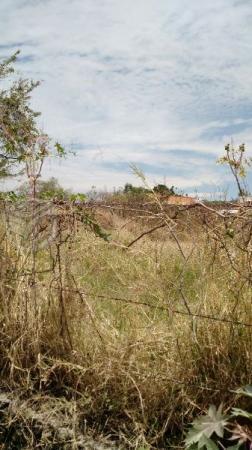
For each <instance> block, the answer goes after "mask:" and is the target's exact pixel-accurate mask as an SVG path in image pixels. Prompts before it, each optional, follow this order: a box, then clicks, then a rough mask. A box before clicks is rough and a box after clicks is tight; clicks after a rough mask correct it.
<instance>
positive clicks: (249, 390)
mask: <svg viewBox="0 0 252 450" xmlns="http://www.w3.org/2000/svg"><path fill="white" fill-rule="evenodd" d="M233 392H235V393H236V394H239V395H245V396H246V397H251V398H252V385H251V384H247V386H244V387H242V388H239V389H236V390H235V391H233Z"/></svg>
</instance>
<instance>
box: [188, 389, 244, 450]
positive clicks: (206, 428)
mask: <svg viewBox="0 0 252 450" xmlns="http://www.w3.org/2000/svg"><path fill="white" fill-rule="evenodd" d="M236 392H237V393H239V394H240V395H245V396H248V397H252V386H250V385H249V386H246V387H245V388H243V389H239V390H237V391H236ZM239 419H240V423H239ZM241 419H246V420H247V423H246V422H245V423H244V422H242V420H241ZM232 441H235V444H234V445H230V444H231V442H232ZM185 444H186V448H187V449H188V450H195V449H205V450H218V449H219V448H221V449H222V448H225V449H227V450H238V449H242V448H243V449H245V448H248V447H247V445H249V448H252V413H251V412H249V411H247V410H244V409H241V408H232V409H231V413H230V415H229V416H227V415H224V414H223V413H222V405H220V407H219V408H218V410H216V407H215V406H213V405H212V406H210V408H209V411H208V414H206V415H203V416H200V417H199V418H197V419H195V420H194V421H193V422H192V426H191V429H190V430H189V431H188V433H187V436H186V439H185ZM227 446H228V447H227Z"/></svg>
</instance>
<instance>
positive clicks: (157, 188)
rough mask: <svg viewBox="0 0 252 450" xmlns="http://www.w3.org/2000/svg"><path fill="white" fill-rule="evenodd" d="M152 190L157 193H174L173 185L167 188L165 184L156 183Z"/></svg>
mask: <svg viewBox="0 0 252 450" xmlns="http://www.w3.org/2000/svg"><path fill="white" fill-rule="evenodd" d="M153 191H154V192H156V193H158V194H166V195H176V190H175V188H174V186H171V187H170V188H168V187H167V186H166V185H165V184H157V185H156V186H154V188H153Z"/></svg>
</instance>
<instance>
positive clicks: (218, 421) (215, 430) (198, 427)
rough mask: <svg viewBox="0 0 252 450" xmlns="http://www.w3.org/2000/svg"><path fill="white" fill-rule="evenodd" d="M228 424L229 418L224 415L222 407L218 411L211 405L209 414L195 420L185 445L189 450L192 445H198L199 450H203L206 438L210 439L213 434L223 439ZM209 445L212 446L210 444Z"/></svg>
mask: <svg viewBox="0 0 252 450" xmlns="http://www.w3.org/2000/svg"><path fill="white" fill-rule="evenodd" d="M227 424H228V416H226V415H224V414H223V413H222V405H220V406H219V408H218V410H217V409H216V407H215V406H214V405H211V406H210V408H209V410H208V414H206V415H204V416H201V417H199V418H197V419H195V420H194V421H193V423H192V428H191V429H190V430H189V432H188V433H187V436H186V439H185V443H186V446H187V448H190V446H191V445H192V444H195V443H198V448H202V447H203V446H204V445H206V444H204V442H206V441H205V438H208V439H209V438H210V437H211V436H212V435H213V434H216V435H217V436H219V437H223V435H224V428H225V426H226V425H227ZM208 445H210V444H209V443H208Z"/></svg>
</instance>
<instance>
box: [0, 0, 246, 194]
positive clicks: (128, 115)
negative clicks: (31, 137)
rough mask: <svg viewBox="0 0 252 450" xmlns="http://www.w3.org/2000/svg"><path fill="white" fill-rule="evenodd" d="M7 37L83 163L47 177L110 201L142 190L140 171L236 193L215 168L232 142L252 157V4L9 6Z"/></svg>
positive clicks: (0, 13)
mask: <svg viewBox="0 0 252 450" xmlns="http://www.w3.org/2000/svg"><path fill="white" fill-rule="evenodd" d="M0 36H1V40H0V57H5V56H8V55H10V54H11V53H12V52H13V51H15V50H17V49H20V50H21V55H20V57H19V62H18V64H17V67H18V70H19V71H20V73H22V74H23V75H24V76H26V77H32V78H34V79H36V80H41V81H42V84H41V86H40V87H39V88H38V89H37V91H36V93H34V98H33V105H34V107H35V108H36V109H38V110H40V111H41V112H42V117H41V119H40V124H41V127H42V128H43V129H44V130H45V131H46V132H48V133H49V134H50V136H51V137H52V138H53V139H57V140H59V141H60V142H61V143H62V144H64V145H65V146H66V148H67V149H72V150H74V151H75V152H76V156H75V157H70V158H68V160H67V161H64V162H61V163H58V162H55V161H52V162H50V163H48V164H47V166H46V170H45V173H44V176H45V177H49V176H51V175H55V176H57V177H58V179H59V180H60V182H61V183H62V184H63V185H64V186H66V187H71V188H72V189H73V190H74V191H81V190H87V189H89V188H90V187H91V186H92V185H94V186H96V187H97V188H105V187H106V188H107V189H111V188H113V187H118V186H122V185H124V183H125V182H127V181H130V182H135V183H136V184H139V182H138V180H136V179H135V176H134V175H133V174H132V173H131V170H130V168H129V165H130V163H134V164H136V165H137V166H138V167H139V168H140V169H142V170H143V171H144V173H145V174H146V177H147V179H148V180H149V182H150V184H152V183H158V182H161V183H162V182H164V181H165V182H166V183H167V184H168V185H175V186H177V187H179V188H180V189H183V190H184V191H185V192H188V193H191V192H196V191H197V192H198V193H211V192H215V193H216V192H223V191H228V192H229V194H230V195H232V194H233V193H234V192H235V190H234V188H233V187H232V184H233V183H232V180H231V178H230V175H229V173H228V170H227V169H226V170H224V169H222V168H220V167H217V166H216V162H215V161H216V158H217V157H218V156H220V155H221V154H222V152H223V147H224V144H225V143H227V142H228V141H230V139H231V138H232V139H233V140H234V142H235V143H236V144H240V143H241V142H245V143H246V144H247V148H248V152H249V153H250V154H252V153H251V150H252V131H251V130H252V59H251V55H252V0H211V1H209V2H203V1H202V0H190V1H188V0H1V1H0ZM251 187H252V186H251Z"/></svg>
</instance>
